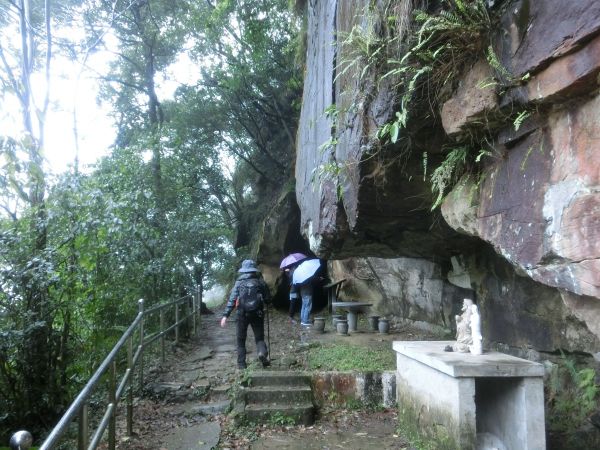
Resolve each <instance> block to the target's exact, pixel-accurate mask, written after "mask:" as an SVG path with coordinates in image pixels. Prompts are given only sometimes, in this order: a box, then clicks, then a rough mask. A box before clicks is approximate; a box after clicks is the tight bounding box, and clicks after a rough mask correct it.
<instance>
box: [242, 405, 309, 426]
mask: <svg viewBox="0 0 600 450" xmlns="http://www.w3.org/2000/svg"><path fill="white" fill-rule="evenodd" d="M244 413H245V415H246V420H248V421H249V422H254V423H264V422H268V421H269V420H287V419H290V420H292V421H293V422H294V423H295V424H298V425H312V424H313V423H314V422H315V408H314V406H313V404H312V403H311V402H309V403H300V404H295V405H289V404H269V405H264V404H252V405H246V408H245V410H244Z"/></svg>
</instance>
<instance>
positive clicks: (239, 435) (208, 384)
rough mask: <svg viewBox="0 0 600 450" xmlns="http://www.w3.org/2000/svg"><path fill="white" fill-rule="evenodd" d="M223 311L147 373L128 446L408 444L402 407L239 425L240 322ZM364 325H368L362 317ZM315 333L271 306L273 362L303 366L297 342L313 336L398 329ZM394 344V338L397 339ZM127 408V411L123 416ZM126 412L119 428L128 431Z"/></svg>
mask: <svg viewBox="0 0 600 450" xmlns="http://www.w3.org/2000/svg"><path fill="white" fill-rule="evenodd" d="M219 318H220V316H219V315H218V314H215V315H205V316H203V317H202V324H201V327H200V331H199V333H198V336H197V337H194V338H192V339H191V340H190V341H187V342H184V343H181V344H180V345H178V346H172V347H171V348H170V349H169V350H168V351H167V358H166V362H165V363H164V364H160V365H159V366H157V367H155V368H153V369H151V370H149V371H148V373H147V381H146V390H145V392H144V395H143V397H142V398H138V399H136V405H135V412H134V431H135V435H134V436H133V437H123V438H121V439H120V441H119V443H118V448H119V449H121V450H125V449H126V450H196V449H198V450H200V449H201V450H209V449H212V448H215V449H253V450H259V449H275V448H277V449H299V450H300V449H302V450H306V449H337V448H344V449H408V448H409V447H408V445H407V444H406V442H405V441H404V440H403V439H402V438H401V437H399V436H397V435H395V432H396V427H397V420H396V411H395V410H384V411H377V412H365V411H352V410H336V409H331V410H325V411H322V413H321V416H320V418H319V420H318V421H317V422H316V423H315V425H313V426H311V427H304V426H283V425H281V426H278V425H277V424H270V425H269V426H268V427H267V426H261V425H259V426H257V427H255V428H254V429H244V430H241V431H240V430H238V429H237V428H235V427H234V426H233V424H232V423H231V420H230V419H229V418H228V417H227V415H226V412H227V411H228V409H229V405H230V401H229V398H228V396H227V391H228V390H229V389H230V388H231V386H233V385H234V384H235V383H237V382H239V376H240V374H239V373H238V372H237V370H236V346H235V323H234V321H233V320H230V321H229V322H228V325H227V327H226V328H225V329H222V328H220V327H219V326H218V321H219ZM363 326H365V325H364V324H363ZM328 328H329V332H328V333H325V334H319V335H313V334H310V333H306V332H303V331H302V329H301V328H300V327H299V326H297V325H291V324H289V323H288V322H287V317H286V316H285V315H284V314H283V313H279V312H271V318H270V340H271V352H272V367H271V369H272V370H284V369H285V370H289V369H294V368H298V369H302V368H303V367H302V366H301V365H302V361H300V360H299V358H298V351H297V350H298V348H299V347H301V346H303V345H306V344H309V343H310V341H311V340H315V339H318V340H319V341H329V340H336V339H346V340H347V339H352V340H354V341H359V340H369V339H374V338H376V339H378V340H381V339H385V340H389V341H392V340H393V339H398V337H395V336H394V335H386V336H381V335H374V334H371V333H362V334H361V333H357V334H356V335H353V336H351V337H344V336H338V335H336V334H335V333H333V332H332V331H331V326H330V325H328ZM390 348H391V342H390ZM247 349H248V363H249V367H250V368H252V366H253V365H254V366H255V367H257V368H258V361H256V359H255V358H256V351H255V346H254V340H253V334H252V332H251V331H249V339H248V340H247ZM123 416H124V415H123V414H121V415H120V418H119V419H122V417H123ZM121 422H122V420H120V423H119V427H120V428H121V430H120V431H119V436H124V435H125V433H124V430H123V428H124V426H125V424H124V423H121Z"/></svg>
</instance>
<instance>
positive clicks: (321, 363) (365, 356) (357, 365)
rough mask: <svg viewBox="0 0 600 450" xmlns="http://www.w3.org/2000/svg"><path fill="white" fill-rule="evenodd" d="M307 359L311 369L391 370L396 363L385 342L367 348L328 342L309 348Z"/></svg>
mask: <svg viewBox="0 0 600 450" xmlns="http://www.w3.org/2000/svg"><path fill="white" fill-rule="evenodd" d="M307 360H308V365H309V367H310V368H311V369H320V370H354V371H363V372H369V371H373V372H381V371H384V370H393V369H394V368H395V364H396V359H395V355H394V352H393V351H392V349H391V347H390V345H389V343H385V342H382V343H379V344H377V345H371V346H370V347H369V348H364V347H360V346H357V345H352V344H346V343H339V344H338V343H335V344H328V345H324V346H321V347H316V348H311V349H309V352H308V355H307Z"/></svg>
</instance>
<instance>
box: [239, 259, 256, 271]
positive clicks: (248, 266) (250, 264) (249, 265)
mask: <svg viewBox="0 0 600 450" xmlns="http://www.w3.org/2000/svg"><path fill="white" fill-rule="evenodd" d="M251 272H259V270H258V268H257V267H256V263H255V262H254V261H252V260H251V259H246V260H244V261H242V267H241V268H240V270H238V273H251Z"/></svg>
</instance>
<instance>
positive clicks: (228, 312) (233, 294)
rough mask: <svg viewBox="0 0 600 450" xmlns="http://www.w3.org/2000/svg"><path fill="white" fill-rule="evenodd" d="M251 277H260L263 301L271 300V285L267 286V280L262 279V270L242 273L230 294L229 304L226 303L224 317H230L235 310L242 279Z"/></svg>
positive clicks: (268, 301)
mask: <svg viewBox="0 0 600 450" xmlns="http://www.w3.org/2000/svg"><path fill="white" fill-rule="evenodd" d="M250 278H258V279H259V285H260V286H259V290H260V293H261V294H262V298H263V303H270V302H271V292H270V291H269V287H268V286H267V283H265V280H263V279H262V277H261V275H260V272H249V273H242V274H240V276H238V279H237V280H236V281H235V284H234V285H233V289H232V290H231V294H229V299H228V300H227V305H225V311H224V312H223V316H224V317H229V316H230V315H231V312H232V311H233V308H235V301H236V299H237V298H238V297H239V295H240V293H239V286H240V281H242V280H248V279H250Z"/></svg>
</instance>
